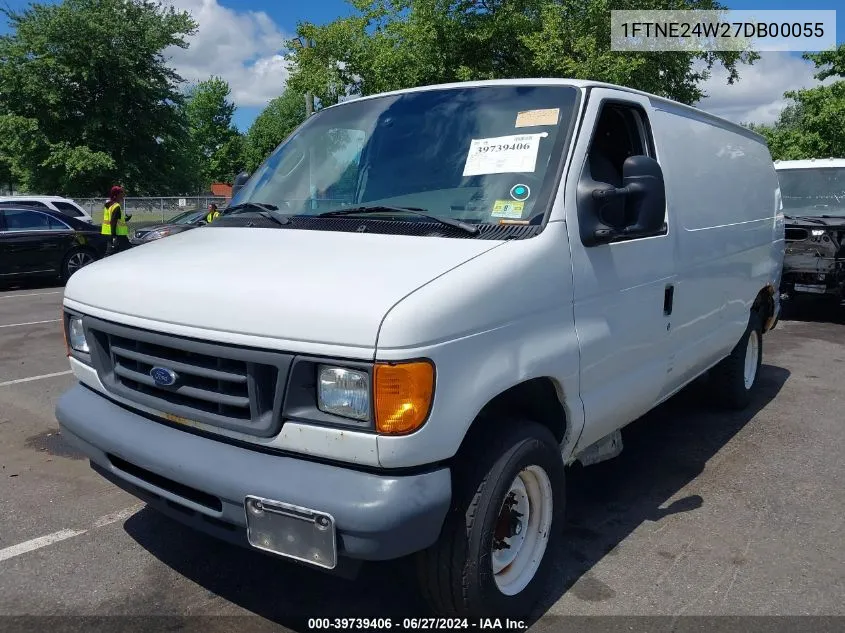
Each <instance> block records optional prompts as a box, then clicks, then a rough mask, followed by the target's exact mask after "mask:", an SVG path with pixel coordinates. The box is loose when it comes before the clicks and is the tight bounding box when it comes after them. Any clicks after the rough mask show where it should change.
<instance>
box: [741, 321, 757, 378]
mask: <svg viewBox="0 0 845 633" xmlns="http://www.w3.org/2000/svg"><path fill="white" fill-rule="evenodd" d="M759 359H760V335H759V334H758V333H757V331H756V330H753V331H752V332H751V335H750V336H749V337H748V345H746V347H745V367H744V369H743V380H744V381H745V388H746V389H751V385H753V384H754V379H755V378H756V377H757V361H758V360H759Z"/></svg>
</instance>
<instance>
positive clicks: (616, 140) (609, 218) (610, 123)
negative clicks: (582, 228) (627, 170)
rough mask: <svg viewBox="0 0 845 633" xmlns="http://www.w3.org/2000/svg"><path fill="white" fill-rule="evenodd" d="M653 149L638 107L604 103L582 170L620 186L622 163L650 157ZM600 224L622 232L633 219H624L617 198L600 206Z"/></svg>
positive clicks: (597, 178) (621, 200) (652, 156)
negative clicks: (638, 157) (630, 158)
mask: <svg viewBox="0 0 845 633" xmlns="http://www.w3.org/2000/svg"><path fill="white" fill-rule="evenodd" d="M653 147H654V145H653V142H652V139H651V133H650V130H649V127H648V118H647V116H646V114H645V112H643V110H642V109H641V108H640V107H639V106H634V105H629V104H622V103H615V102H607V103H605V104H604V105H602V108H601V113H600V114H599V118H598V121H597V122H596V126H595V129H594V130H593V136H592V140H591V142H590V149H589V152H588V154H587V157H588V158H587V168H586V170H585V171H586V172H587V173H588V174H589V176H590V177H591V178H592V179H593V180H594V181H596V182H600V183H605V184H608V185H612V186H613V187H622V186H623V183H622V167H623V165H624V164H625V160H626V159H627V158H628V157H630V156H649V157H651V158H654V150H653ZM585 175H587V174H585ZM601 221H602V222H603V223H604V224H606V225H607V226H610V227H613V228H615V229H623V228H625V227H626V226H628V225H630V224H632V223H633V222H634V221H635V218H632V217H628V214H627V213H626V204H625V199H624V198H621V197H620V198H615V199H612V200H609V201H607V203H605V204H604V205H602V208H601Z"/></svg>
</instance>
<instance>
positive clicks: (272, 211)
mask: <svg viewBox="0 0 845 633" xmlns="http://www.w3.org/2000/svg"><path fill="white" fill-rule="evenodd" d="M246 209H258V212H259V215H261V217H264V218H267V219H268V220H273V221H274V222H276V223H278V224H290V218H289V217H288V216H286V215H285V214H284V213H279V212H278V211H279V207H277V206H276V205H274V204H267V203H264V202H241V203H240V204H236V205H235V206H233V207H229V208H228V209H226V215H229V213H231V212H232V211H243V210H246Z"/></svg>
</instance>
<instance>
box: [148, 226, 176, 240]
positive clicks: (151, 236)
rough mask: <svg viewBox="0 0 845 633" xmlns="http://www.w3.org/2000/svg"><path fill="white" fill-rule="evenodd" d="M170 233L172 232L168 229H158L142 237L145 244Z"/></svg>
mask: <svg viewBox="0 0 845 633" xmlns="http://www.w3.org/2000/svg"><path fill="white" fill-rule="evenodd" d="M172 232H173V231H171V230H170V229H160V230H158V231H150V232H149V233H147V234H146V235H145V236H144V241H145V242H151V241H153V240H158V239H161V238H162V237H167V236H168V235H170V234H171V233H172Z"/></svg>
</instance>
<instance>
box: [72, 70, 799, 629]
mask: <svg viewBox="0 0 845 633" xmlns="http://www.w3.org/2000/svg"><path fill="white" fill-rule="evenodd" d="M780 207H781V203H780V198H779V191H778V181H777V177H776V175H775V170H774V166H773V164H772V159H771V156H770V155H769V151H768V149H767V147H766V144H765V142H764V140H763V139H762V138H761V137H759V136H757V135H755V134H753V133H752V132H750V131H749V130H747V129H744V128H742V127H739V126H737V125H734V124H732V123H729V122H727V121H724V120H721V119H718V118H716V117H713V116H711V115H709V114H706V113H704V112H701V111H699V110H696V109H693V108H690V107H687V106H684V105H681V104H678V103H674V102H672V101H667V100H666V99H663V98H659V97H655V96H652V95H648V94H644V93H641V92H636V91H633V90H628V89H625V88H620V87H615V86H611V85H604V84H598V83H591V82H583V81H570V80H551V79H538V80H507V81H504V80H503V81H490V82H477V83H461V84H450V85H444V86H429V87H424V88H417V89H412V90H406V91H400V92H394V93H389V94H383V95H375V96H371V97H366V98H360V99H356V100H352V101H347V102H344V103H341V104H338V105H336V106H333V107H329V108H325V109H323V110H321V111H319V112H318V113H316V114H315V115H313V116H312V117H310V118H309V119H308V120H307V121H306V122H305V123H304V124H303V125H302V126H301V127H300V128H298V129H297V130H296V131H295V132H294V133H293V134H292V135H291V136H290V137H289V138H288V139H287V140H286V141H285V142H284V143H283V144H282V145H281V146H280V147H279V148H278V149H276V150H275V151H274V152H273V154H272V155H271V156H270V157H269V158H268V159H267V160H266V162H265V163H264V164H263V165H261V167H260V168H259V169H258V170H257V171H256V172H255V173H254V174H253V175H252V176H251V177H250V178H249V180H248V181H247V182H246V183H245V184H244V185H243V186H242V188H240V190H239V191H238V192H237V194H236V195H235V197H234V199H233V200H232V204H231V205H230V207H229V210H230V211H229V214H228V215H227V216H226V217H223V218H220V219H219V220H218V221H216V222H214V223H213V224H211V225H209V226H207V227H203V228H201V229H198V230H195V231H188V232H185V233H183V234H180V235H175V236H173V237H171V238H169V239H167V240H161V241H159V242H154V243H151V244H149V245H148V246H146V247H145V248H143V249H133V250H130V251H127V252H124V253H120V254H118V255H115V256H113V257H110V258H108V259H107V260H104V261H102V262H96V263H94V264H92V265H90V266H87V267H86V268H84V269H83V270H81V271H79V272H78V273H77V274H76V275H74V276H73V277H72V278H71V280H70V282H69V283H68V285H67V288H66V291H65V298H64V307H65V333H66V337H67V342H68V354H69V357H70V364H71V367H72V368H73V371H74V373H75V374H76V376H77V377H78V378H79V382H80V384H79V385H77V386H75V387H73V388H72V389H71V390H70V391H68V392H67V393H66V394H64V395H63V396H62V398H61V400H60V402H59V404H58V407H57V411H56V414H57V417H58V419H59V422H60V424H61V432H62V433H63V434H64V435H65V436H66V437H67V438H69V439H71V440H72V441H74V442H75V443H76V444H77V445H78V446H79V447H81V449H82V450H83V451H84V452H85V453H86V454H87V455H88V456H89V457H90V460H91V463H92V466H93V467H94V468H95V469H96V470H97V471H98V472H99V473H101V474H102V475H103V476H105V477H107V478H108V479H109V480H111V481H112V482H114V483H115V484H117V485H119V486H121V487H123V488H125V489H126V490H129V491H131V492H132V493H133V494H135V495H137V496H138V497H140V498H141V499H143V500H145V501H147V502H148V503H149V504H150V505H151V506H153V507H155V508H158V509H159V510H161V511H162V512H164V513H166V514H168V515H170V516H172V517H174V518H176V519H177V520H179V521H183V522H185V523H187V524H189V525H192V526H194V527H195V528H197V529H199V530H203V531H205V532H207V533H210V534H214V535H216V536H218V537H220V538H223V539H227V540H229V541H231V542H235V543H239V544H242V545H246V546H249V547H253V548H257V549H260V550H265V551H267V552H271V553H273V554H275V555H278V556H281V557H284V558H286V559H290V560H296V561H300V562H302V563H304V564H307V565H310V566H313V567H319V568H323V569H326V570H334V571H335V572H336V573H342V572H344V570H347V571H349V570H353V568H354V567H355V565H356V563H357V562H359V561H364V560H385V559H394V558H398V557H404V556H406V555H411V554H414V555H415V558H416V563H417V564H418V566H419V577H420V578H421V581H422V590H423V591H424V593H425V595H426V596H427V597H428V599H429V600H430V602H431V603H432V605H433V607H434V608H435V610H436V611H437V612H438V613H440V614H446V615H458V616H468V615H472V614H480V615H489V616H492V615H497V614H521V615H523V616H524V615H526V614H527V612H528V610H529V609H530V608H531V606H532V604H533V603H534V601H535V600H536V599H537V598H538V595H539V594H540V592H542V591H543V588H544V586H545V582H546V581H544V580H543V577H544V575H546V574H548V573H549V571H550V568H551V567H552V565H553V561H552V560H551V558H552V554H550V552H553V551H554V548H553V545H554V542H555V541H556V540H557V539H559V538H561V530H562V527H563V526H562V518H563V511H564V503H565V500H564V472H565V471H564V467H565V466H566V465H569V464H572V463H573V462H575V461H576V460H581V462H582V463H585V464H591V463H595V462H596V461H600V460H602V459H606V458H609V457H612V456H614V455H615V454H617V453H618V451H619V450H621V442H620V434H619V430H620V429H621V428H622V427H624V426H625V425H626V424H628V423H630V422H631V421H633V420H635V419H636V418H638V417H640V416H642V415H643V414H644V413H646V412H647V411H649V410H650V409H652V408H653V407H654V406H656V405H657V404H658V403H660V402H662V401H664V400H666V399H667V398H669V397H670V396H671V395H672V394H674V393H676V392H677V391H679V390H680V389H681V388H682V387H684V385H687V384H688V383H690V382H691V381H692V380H694V379H695V378H696V377H698V376H700V375H702V374H703V373H705V372H707V371H708V370H710V373H711V375H710V378H711V382H710V384H711V387H712V390H713V399H714V400H719V401H721V402H722V403H724V404H725V405H728V406H730V407H742V406H744V405H746V404H747V403H748V401H749V397H750V393H751V392H752V391H753V389H754V386H755V383H756V380H757V375H758V371H759V368H760V363H761V355H762V344H763V341H762V335H763V333H764V332H766V331H767V330H769V329H771V328H772V327H774V324H775V322H776V320H777V318H778V314H779V295H778V293H777V292H775V289H776V288H777V287H778V284H779V276H780V271H781V265H782V257H783V248H784V236H783V232H784V228H783V217H782V214H781V211H780ZM682 422H683V421H682V420H679V423H682ZM655 485H659V482H655ZM280 573H283V572H282V571H281V570H280Z"/></svg>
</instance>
